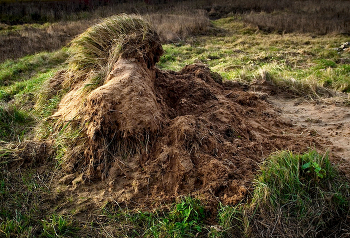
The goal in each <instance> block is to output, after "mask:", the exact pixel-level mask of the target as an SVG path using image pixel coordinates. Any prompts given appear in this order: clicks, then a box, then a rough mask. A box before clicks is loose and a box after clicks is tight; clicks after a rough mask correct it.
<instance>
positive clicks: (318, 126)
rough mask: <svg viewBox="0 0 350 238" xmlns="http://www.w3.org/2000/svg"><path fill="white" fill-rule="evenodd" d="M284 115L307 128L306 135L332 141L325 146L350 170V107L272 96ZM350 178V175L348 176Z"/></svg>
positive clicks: (329, 102) (273, 102) (342, 165)
mask: <svg viewBox="0 0 350 238" xmlns="http://www.w3.org/2000/svg"><path fill="white" fill-rule="evenodd" d="M269 101H270V103H272V104H273V105H274V106H275V107H276V109H277V111H278V112H279V114H280V116H281V117H282V118H284V119H285V120H287V121H288V122H290V123H292V124H293V125H296V126H300V127H302V128H304V129H305V133H309V134H310V133H311V134H314V135H318V136H321V137H322V138H324V139H326V140H328V141H330V142H331V143H329V145H328V144H327V145H325V147H326V148H328V150H329V152H330V153H331V156H332V157H335V158H337V160H339V162H340V167H342V168H343V169H344V170H346V171H347V172H349V171H350V168H349V164H350V107H349V106H345V105H344V104H343V103H339V102H337V101H336V100H329V101H328V102H327V101H326V100H324V101H320V100H316V101H315V100H306V99H303V98H294V99H290V98H285V97H281V96H271V97H269ZM347 175H348V177H350V174H349V173H347Z"/></svg>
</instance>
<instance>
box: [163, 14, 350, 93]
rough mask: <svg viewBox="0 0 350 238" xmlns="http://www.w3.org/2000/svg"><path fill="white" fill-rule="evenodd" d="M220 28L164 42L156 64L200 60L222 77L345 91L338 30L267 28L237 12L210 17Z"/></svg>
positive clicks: (348, 81) (349, 76)
mask: <svg viewBox="0 0 350 238" xmlns="http://www.w3.org/2000/svg"><path fill="white" fill-rule="evenodd" d="M213 25H214V26H216V27H217V28H221V29H222V32H221V33H218V35H217V36H215V37H213V36H202V37H197V38H196V40H194V41H193V42H191V43H190V44H186V43H183V44H167V45H164V46H163V47H164V50H165V54H164V55H163V56H162V58H161V60H160V62H159V63H158V66H159V67H160V68H163V69H171V70H180V69H181V68H182V67H183V66H185V65H186V64H192V63H194V62H199V61H201V62H203V63H205V64H208V65H209V66H210V68H211V69H212V70H213V71H215V72H218V73H220V74H221V75H222V76H223V77H224V78H225V79H226V80H238V81H245V82H252V81H256V80H266V75H267V74H268V75H269V78H268V80H271V81H273V82H274V83H275V84H276V85H279V86H281V87H286V88H289V89H291V90H294V91H295V92H296V93H300V94H304V93H305V92H308V93H311V94H314V93H317V90H316V87H323V86H324V87H328V88H330V89H334V90H340V91H344V92H350V91H349V90H350V87H349V85H350V73H349V69H348V64H346V63H342V59H349V58H350V54H349V53H346V52H340V53H338V51H337V49H336V48H337V47H339V46H340V45H341V44H342V43H343V42H346V41H348V39H347V37H345V36H341V35H326V36H314V35H309V34H298V33H290V34H279V33H277V32H276V33H270V34H267V33H265V32H263V31H260V30H257V28H255V27H253V26H250V25H248V24H246V23H244V22H243V21H242V20H241V19H240V17H229V18H224V19H219V20H216V21H214V22H213Z"/></svg>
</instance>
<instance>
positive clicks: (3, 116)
mask: <svg viewBox="0 0 350 238" xmlns="http://www.w3.org/2000/svg"><path fill="white" fill-rule="evenodd" d="M33 121H34V119H33V117H32V116H30V115H29V114H28V113H27V112H25V111H22V110H18V109H17V108H16V107H6V106H2V105H1V104H0V141H21V140H22V139H23V137H24V135H25V133H26V132H28V131H29V130H30V129H29V128H28V127H29V126H30V125H33Z"/></svg>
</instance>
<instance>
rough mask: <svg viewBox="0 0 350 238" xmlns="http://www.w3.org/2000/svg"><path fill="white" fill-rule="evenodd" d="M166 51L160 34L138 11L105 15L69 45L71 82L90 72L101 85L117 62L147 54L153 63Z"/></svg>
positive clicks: (97, 83)
mask: <svg viewBox="0 0 350 238" xmlns="http://www.w3.org/2000/svg"><path fill="white" fill-rule="evenodd" d="M157 48H158V51H160V54H159V55H161V54H162V52H163V50H162V47H161V45H160V40H159V36H158V35H157V33H156V32H155V31H154V30H153V29H152V28H151V26H150V25H149V23H147V22H146V21H144V20H143V19H142V18H141V17H140V16H136V15H126V14H121V15H116V16H112V17H110V18H107V19H105V20H104V21H103V22H101V23H100V24H96V25H94V26H92V27H90V28H89V29H88V30H86V31H85V32H84V33H82V34H81V35H79V36H78V37H76V38H75V39H74V40H73V41H72V42H71V46H70V48H69V52H70V55H71V57H70V59H69V64H68V68H69V70H70V72H71V73H72V74H71V75H74V77H70V80H68V82H69V85H70V84H71V83H74V81H75V80H77V79H79V77H81V76H85V77H86V76H87V77H88V78H89V79H90V80H92V84H94V83H95V84H96V85H99V84H100V81H101V80H102V79H104V78H105V77H106V76H107V74H108V73H109V72H110V70H111V68H112V67H113V65H114V63H115V62H116V61H117V60H118V58H119V57H120V56H121V55H123V56H124V58H129V57H130V58H139V57H141V58H144V59H145V62H149V64H150V65H149V67H153V66H154V64H155V63H156V62H158V60H159V55H153V54H152V52H154V50H150V49H157Z"/></svg>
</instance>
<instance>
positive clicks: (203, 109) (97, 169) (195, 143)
mask: <svg viewBox="0 0 350 238" xmlns="http://www.w3.org/2000/svg"><path fill="white" fill-rule="evenodd" d="M265 99H266V95H265V94H258V93H252V92H245V91H243V89H242V87H240V86H239V85H238V84H232V83H230V82H228V83H222V82H221V79H220V78H219V77H218V76H217V75H216V74H213V73H212V72H211V71H210V69H209V68H207V67H206V66H205V65H201V64H195V65H189V66H186V67H185V68H183V69H182V70H181V71H180V72H172V71H162V70H159V69H157V68H151V69H149V68H147V67H146V65H145V64H143V63H140V62H138V61H136V60H132V59H123V58H121V59H120V60H118V62H117V63H116V64H115V66H114V69H113V70H112V72H111V73H110V74H109V76H108V78H107V80H106V81H105V84H104V85H102V86H101V87H98V88H97V89H95V90H93V91H92V92H91V93H90V94H89V96H88V97H87V99H86V102H85V104H84V105H85V107H84V108H85V110H84V112H85V115H84V121H83V122H81V125H84V127H83V137H84V138H85V139H86V140H85V141H84V146H83V147H82V148H83V150H80V151H81V153H76V152H75V153H73V154H71V155H70V156H69V159H68V160H67V166H66V169H67V171H68V173H69V175H68V178H71V179H70V180H69V181H68V182H67V180H65V179H63V180H62V181H64V184H65V186H66V185H68V188H70V189H72V190H75V189H77V188H78V187H79V186H77V184H85V185H82V186H81V188H84V189H83V190H84V191H85V192H87V191H88V192H87V193H89V194H90V196H93V195H91V191H93V190H95V192H97V191H98V192H97V193H94V194H95V195H96V196H98V198H97V199H98V200H100V199H107V198H113V199H114V200H116V201H118V202H128V201H138V203H139V204H140V203H142V202H147V201H152V200H153V201H154V200H164V199H172V198H174V197H176V196H179V195H185V194H193V193H195V194H201V195H202V196H203V197H205V198H206V199H213V198H215V199H216V198H218V199H219V200H220V201H222V202H224V203H227V204H235V203H237V202H238V201H240V200H241V199H242V198H244V196H245V194H246V193H247V191H248V188H249V187H250V184H251V182H252V180H253V178H254V176H255V172H256V170H257V168H258V164H259V163H260V162H261V161H262V160H263V159H264V158H265V157H267V156H268V155H269V154H270V153H272V152H274V151H276V150H284V149H289V150H293V151H297V152H299V151H305V150H307V148H309V147H315V146H316V147H318V146H319V139H317V138H315V137H314V136H313V135H312V133H310V134H309V135H305V134H302V135H301V131H300V130H301V129H298V128H295V127H293V126H292V124H291V123H287V122H285V121H284V120H282V119H280V117H279V116H278V115H277V112H276V111H275V110H274V108H273V107H272V106H271V105H270V104H269V103H268V102H266V100H265ZM62 110H63V111H65V112H69V116H68V117H67V118H68V120H72V118H74V116H75V115H74V110H68V111H67V108H66V107H65V105H64V104H62V105H61V109H60V110H59V111H58V112H57V113H56V116H59V115H62V114H60V113H61V111H62ZM71 113H73V114H71ZM65 115H66V116H67V114H65ZM66 120H67V119H66ZM72 151H75V150H74V148H72ZM73 174H74V175H76V176H74V175H73ZM76 177H79V178H80V179H81V181H80V182H82V183H77V182H76V181H75V180H76ZM74 179H75V180H74ZM74 181H75V182H74ZM96 189H97V191H96ZM78 190H79V189H78ZM101 192H102V193H101Z"/></svg>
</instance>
